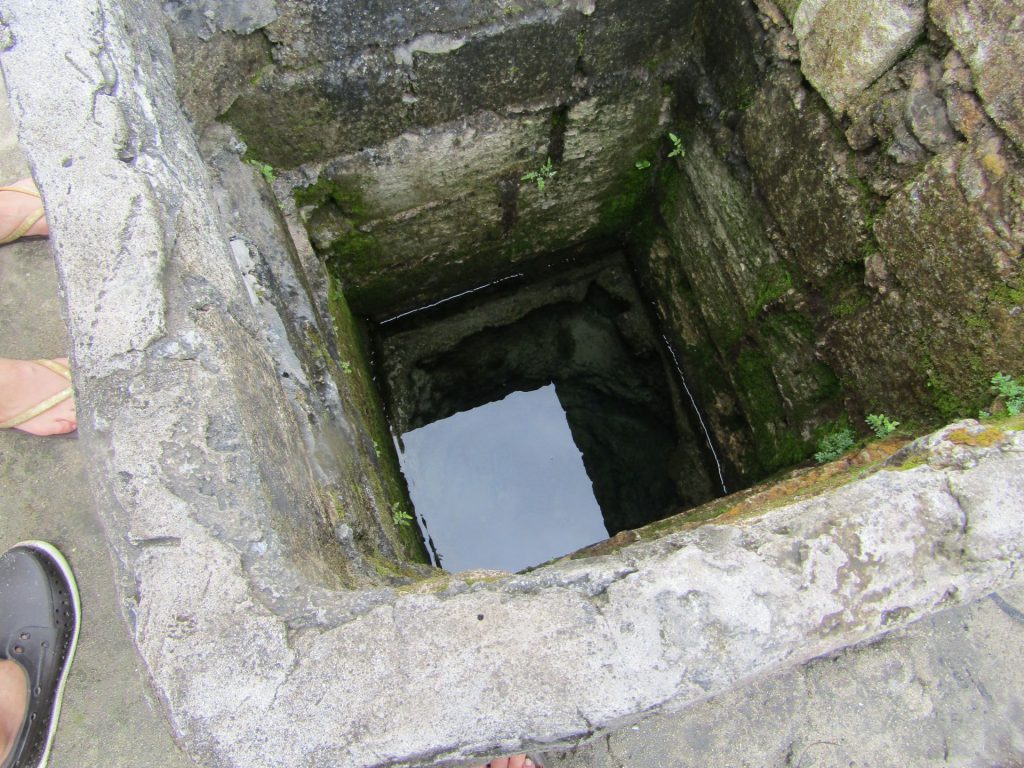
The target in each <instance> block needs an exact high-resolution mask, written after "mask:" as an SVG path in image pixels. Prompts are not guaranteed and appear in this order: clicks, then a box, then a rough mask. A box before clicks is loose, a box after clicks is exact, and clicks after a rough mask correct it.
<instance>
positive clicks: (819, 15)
mask: <svg viewBox="0 0 1024 768" xmlns="http://www.w3.org/2000/svg"><path fill="white" fill-rule="evenodd" d="M924 5H925V4H924V2H923V0H900V1H899V2H893V1H892V0H853V2H851V0H803V2H801V3H800V6H799V7H798V8H797V9H796V12H795V13H794V14H793V15H792V18H793V30H794V32H795V33H796V36H797V39H798V40H799V41H800V59H801V63H800V67H801V69H802V70H803V72H804V74H805V75H806V76H807V79H808V80H810V81H811V83H812V84H813V85H814V87H815V88H817V89H818V92H819V93H821V95H822V96H823V97H824V98H825V101H827V102H828V105H829V106H830V107H831V108H832V110H833V111H834V112H836V113H837V114H841V113H842V112H843V111H844V110H845V109H846V106H847V104H849V102H850V99H851V98H852V97H854V96H856V95H857V94H859V93H860V92H861V91H863V90H864V89H865V88H867V87H868V86H869V85H871V83H873V82H874V81H875V80H876V79H877V78H878V77H880V76H881V75H882V74H883V73H884V72H885V71H886V70H887V69H888V68H889V67H891V66H892V65H893V64H894V63H895V62H896V60H897V59H899V58H900V56H902V55H903V54H904V53H906V52H907V50H909V49H910V46H911V45H912V44H913V42H914V41H915V40H916V39H917V38H918V37H919V36H920V35H921V33H922V32H923V31H924V20H925V7H924Z"/></svg>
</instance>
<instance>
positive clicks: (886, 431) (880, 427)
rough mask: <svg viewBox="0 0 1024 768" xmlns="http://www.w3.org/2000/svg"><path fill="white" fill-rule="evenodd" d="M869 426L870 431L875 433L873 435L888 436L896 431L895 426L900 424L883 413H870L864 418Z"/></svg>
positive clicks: (878, 436)
mask: <svg viewBox="0 0 1024 768" xmlns="http://www.w3.org/2000/svg"><path fill="white" fill-rule="evenodd" d="M864 421H866V422H867V423H868V426H869V427H871V431H872V432H874V433H875V437H877V438H880V439H881V438H883V437H888V436H889V435H891V434H892V433H893V432H895V431H896V427H898V426H899V425H900V423H899V422H898V421H896V420H895V419H890V418H889V417H888V416H886V415H885V414H884V413H870V414H868V416H867V418H865V419H864Z"/></svg>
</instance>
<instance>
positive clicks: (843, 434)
mask: <svg viewBox="0 0 1024 768" xmlns="http://www.w3.org/2000/svg"><path fill="white" fill-rule="evenodd" d="M853 443H854V437H853V431H852V430H849V429H840V430H839V431H838V432H832V433H830V434H827V435H825V436H824V437H823V438H821V440H819V441H818V452H817V453H815V454H814V460H815V461H817V462H818V463H819V464H827V463H828V462H830V461H835V460H836V459H838V458H839V457H840V456H842V455H843V454H844V453H846V452H847V451H848V450H850V449H851V448H853Z"/></svg>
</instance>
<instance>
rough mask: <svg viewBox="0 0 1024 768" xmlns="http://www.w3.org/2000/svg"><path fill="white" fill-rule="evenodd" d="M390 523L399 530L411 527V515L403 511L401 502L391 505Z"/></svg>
mask: <svg viewBox="0 0 1024 768" xmlns="http://www.w3.org/2000/svg"><path fill="white" fill-rule="evenodd" d="M391 521H392V522H393V523H394V524H395V525H397V526H399V527H400V528H408V527H409V526H410V525H412V515H410V514H409V513H408V512H406V511H405V507H403V506H402V502H400V501H396V502H395V503H394V504H392V505H391Z"/></svg>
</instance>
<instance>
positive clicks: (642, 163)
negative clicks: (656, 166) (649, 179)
mask: <svg viewBox="0 0 1024 768" xmlns="http://www.w3.org/2000/svg"><path fill="white" fill-rule="evenodd" d="M650 167H651V161H650V160H637V161H636V169H637V170H638V171H646V170H647V169H648V168H650Z"/></svg>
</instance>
